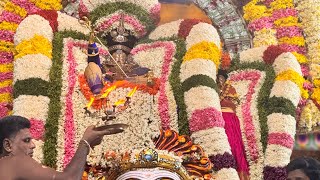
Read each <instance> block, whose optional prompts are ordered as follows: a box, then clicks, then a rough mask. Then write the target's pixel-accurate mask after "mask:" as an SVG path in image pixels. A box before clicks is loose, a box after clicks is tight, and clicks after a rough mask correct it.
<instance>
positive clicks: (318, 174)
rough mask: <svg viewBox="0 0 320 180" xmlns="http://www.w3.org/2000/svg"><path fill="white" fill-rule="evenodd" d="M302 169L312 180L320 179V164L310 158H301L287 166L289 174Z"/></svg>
mask: <svg viewBox="0 0 320 180" xmlns="http://www.w3.org/2000/svg"><path fill="white" fill-rule="evenodd" d="M297 169H300V170H302V171H303V172H304V173H305V174H306V176H308V177H309V178H310V180H319V179H320V162H319V161H317V160H316V159H313V158H310V157H300V158H297V159H294V160H293V161H291V162H290V163H289V164H288V166H287V172H288V173H289V172H290V171H294V170H297Z"/></svg>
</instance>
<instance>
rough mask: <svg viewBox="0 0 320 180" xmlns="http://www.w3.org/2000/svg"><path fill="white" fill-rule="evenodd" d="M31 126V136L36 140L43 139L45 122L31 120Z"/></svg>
mask: <svg viewBox="0 0 320 180" xmlns="http://www.w3.org/2000/svg"><path fill="white" fill-rule="evenodd" d="M30 124H31V127H30V133H31V136H32V137H33V138H34V139H36V140H41V139H43V135H44V122H43V120H38V119H34V118H31V119H30Z"/></svg>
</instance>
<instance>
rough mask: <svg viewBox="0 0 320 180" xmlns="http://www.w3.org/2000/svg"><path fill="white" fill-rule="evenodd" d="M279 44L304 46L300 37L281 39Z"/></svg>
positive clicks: (302, 38)
mask: <svg viewBox="0 0 320 180" xmlns="http://www.w3.org/2000/svg"><path fill="white" fill-rule="evenodd" d="M279 43H281V44H293V45H297V46H304V45H305V43H306V42H305V40H304V37H302V36H300V37H299V36H296V37H291V38H290V37H283V38H280V39H279Z"/></svg>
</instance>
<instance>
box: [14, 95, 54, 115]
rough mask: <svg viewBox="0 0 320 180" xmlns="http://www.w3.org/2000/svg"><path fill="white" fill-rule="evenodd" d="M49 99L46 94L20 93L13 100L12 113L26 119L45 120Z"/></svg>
mask: <svg viewBox="0 0 320 180" xmlns="http://www.w3.org/2000/svg"><path fill="white" fill-rule="evenodd" d="M49 102H50V99H49V98H48V97H46V96H32V95H20V96H19V97H18V98H16V99H14V100H13V114H14V115H19V116H23V117H25V118H27V119H31V118H37V119H40V120H44V121H45V120H46V119H47V117H48V106H49Z"/></svg>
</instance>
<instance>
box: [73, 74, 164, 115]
mask: <svg viewBox="0 0 320 180" xmlns="http://www.w3.org/2000/svg"><path fill="white" fill-rule="evenodd" d="M78 79H79V83H80V90H81V92H82V94H83V95H84V96H85V98H86V99H87V100H88V101H90V99H91V98H93V97H94V94H93V93H92V92H91V90H90V87H89V85H88V83H87V81H86V78H85V76H84V75H83V74H81V75H79V77H78ZM153 82H154V85H153V86H152V87H150V86H148V85H146V84H135V83H132V82H129V81H125V80H124V81H116V82H114V83H107V84H105V85H104V88H103V89H102V90H101V94H103V92H105V91H106V90H107V89H108V88H110V87H111V86H116V88H131V89H133V88H135V87H137V90H139V91H142V92H145V93H149V94H151V95H155V94H157V92H158V91H159V87H160V79H158V78H154V79H153ZM105 105H106V100H105V99H98V98H97V99H95V100H94V101H93V103H92V107H93V108H94V109H97V110H99V109H101V108H102V107H103V106H105Z"/></svg>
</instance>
